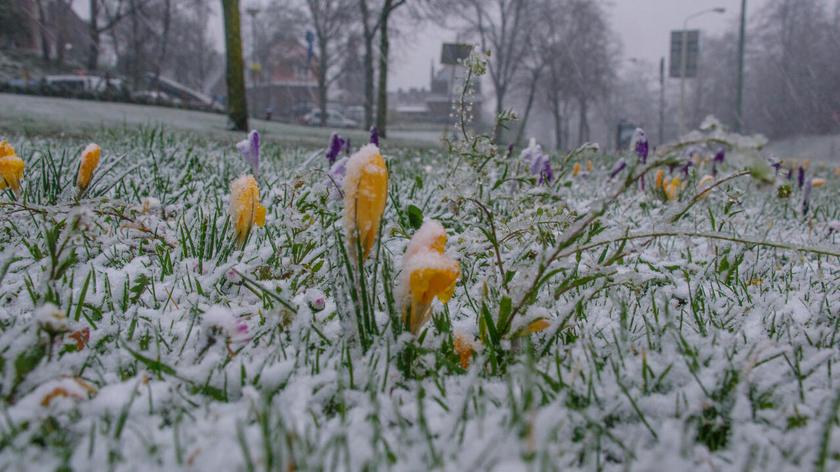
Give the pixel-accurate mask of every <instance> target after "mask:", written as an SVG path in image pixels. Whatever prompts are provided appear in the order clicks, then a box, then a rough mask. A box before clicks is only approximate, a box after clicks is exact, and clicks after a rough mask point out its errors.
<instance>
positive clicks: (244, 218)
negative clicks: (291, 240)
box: [229, 175, 266, 246]
mask: <svg viewBox="0 0 840 472" xmlns="http://www.w3.org/2000/svg"><path fill="white" fill-rule="evenodd" d="M229 213H230V220H231V224H232V225H233V229H234V232H235V234H236V241H237V243H238V244H239V245H240V246H241V245H243V244H245V240H246V239H247V238H248V233H250V231H251V228H252V227H253V225H255V224H256V225H257V226H260V227H262V226H264V225H265V213H266V209H265V207H264V206H262V204H260V188H259V186H258V185H257V181H256V179H254V177H253V176H251V175H243V176H241V177H239V178H238V179H236V180H234V181H233V182H231V183H230V209H229Z"/></svg>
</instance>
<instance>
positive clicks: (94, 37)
mask: <svg viewBox="0 0 840 472" xmlns="http://www.w3.org/2000/svg"><path fill="white" fill-rule="evenodd" d="M88 32H89V34H90V47H89V48H88V58H87V68H88V70H91V71H94V70H96V69H97V68H98V67H99V0H90V25H89V27H88Z"/></svg>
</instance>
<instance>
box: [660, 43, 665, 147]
mask: <svg viewBox="0 0 840 472" xmlns="http://www.w3.org/2000/svg"><path fill="white" fill-rule="evenodd" d="M664 142H665V58H664V57H663V58H661V59H660V60H659V144H663V143H664Z"/></svg>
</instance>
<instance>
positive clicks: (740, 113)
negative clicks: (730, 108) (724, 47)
mask: <svg viewBox="0 0 840 472" xmlns="http://www.w3.org/2000/svg"><path fill="white" fill-rule="evenodd" d="M746 36H747V0H741V27H740V31H739V34H738V95H737V97H736V99H735V107H736V110H735V131H736V132H738V133H740V132H741V131H742V130H743V129H744V47H745V42H746Z"/></svg>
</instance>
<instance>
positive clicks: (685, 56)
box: [680, 7, 726, 135]
mask: <svg viewBox="0 0 840 472" xmlns="http://www.w3.org/2000/svg"><path fill="white" fill-rule="evenodd" d="M709 13H717V14H721V13H726V8H724V7H716V8H709V9H708V10H702V11H698V12H697V13H693V14H691V15H688V17H686V19H685V21H683V29H682V52H681V54H680V63H681V64H680V65H681V66H682V67H681V71H680V135H683V134H685V74H686V70H687V69H688V22H689V21H691V20H693V19H695V18H697V17H700V16H703V15H707V14H709Z"/></svg>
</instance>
